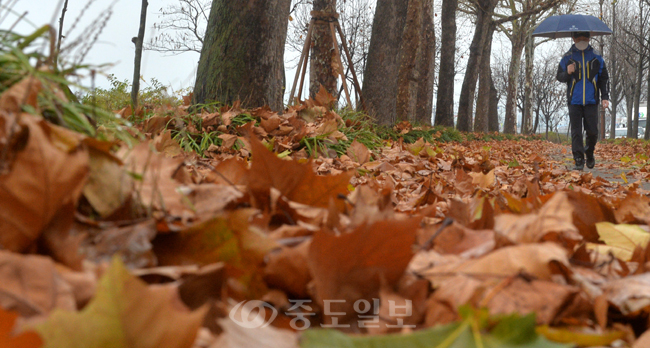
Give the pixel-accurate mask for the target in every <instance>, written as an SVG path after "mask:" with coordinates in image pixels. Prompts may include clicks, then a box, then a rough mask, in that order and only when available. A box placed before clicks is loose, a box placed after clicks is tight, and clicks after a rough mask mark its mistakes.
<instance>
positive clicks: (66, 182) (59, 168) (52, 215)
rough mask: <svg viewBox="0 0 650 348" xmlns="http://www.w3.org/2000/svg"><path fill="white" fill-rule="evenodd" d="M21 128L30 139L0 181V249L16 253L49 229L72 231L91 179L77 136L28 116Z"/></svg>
mask: <svg viewBox="0 0 650 348" xmlns="http://www.w3.org/2000/svg"><path fill="white" fill-rule="evenodd" d="M5 93H6V92H5ZM1 117H2V116H0V118H1ZM20 123H21V124H23V125H25V126H26V127H28V128H29V140H28V142H27V144H26V147H25V148H24V149H23V150H22V151H20V152H19V153H17V154H16V156H15V160H14V163H13V165H12V167H11V171H10V172H9V174H7V175H2V176H0V231H2V233H0V245H2V248H4V249H7V250H12V251H17V252H21V251H25V250H26V249H27V248H28V247H30V246H31V245H32V243H33V242H34V241H35V240H36V239H38V238H39V236H40V235H41V234H42V233H43V232H44V230H45V229H47V228H56V229H58V230H60V231H67V230H68V229H69V228H70V226H71V225H72V221H73V217H74V210H75V206H76V204H77V201H78V199H79V196H80V195H81V190H82V189H83V187H84V183H85V182H86V177H87V175H88V152H87V151H86V150H85V149H83V147H82V146H81V141H80V136H79V135H78V134H77V133H74V132H72V131H69V130H67V129H63V128H60V127H57V126H54V125H51V124H49V123H48V122H46V121H45V120H42V119H39V118H37V117H35V116H32V115H29V114H22V115H21V119H20ZM52 221H56V223H55V224H51V223H52Z"/></svg>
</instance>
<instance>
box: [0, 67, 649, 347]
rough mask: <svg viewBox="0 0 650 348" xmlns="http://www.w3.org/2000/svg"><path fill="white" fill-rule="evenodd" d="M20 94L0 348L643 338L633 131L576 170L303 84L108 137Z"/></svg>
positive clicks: (545, 155)
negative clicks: (280, 104) (369, 113)
mask: <svg viewBox="0 0 650 348" xmlns="http://www.w3.org/2000/svg"><path fill="white" fill-rule="evenodd" d="M39 88H40V87H39V85H38V83H33V82H30V80H24V81H23V82H20V83H18V84H16V85H14V86H13V87H12V88H11V89H9V90H7V91H5V92H4V93H3V94H2V95H1V96H0V150H1V153H2V156H3V157H2V160H3V162H2V163H3V165H2V168H0V169H1V170H2V172H1V173H0V243H1V244H2V251H0V305H1V307H2V308H3V309H2V310H0V343H2V346H3V347H4V346H8V347H38V346H41V345H42V346H45V347H215V348H216V347H252V346H258V347H425V346H426V347H431V346H435V347H503V346H508V347H571V346H576V345H578V346H616V347H621V346H633V347H645V346H647V343H644V342H648V341H649V340H650V337H648V335H646V334H644V332H645V331H646V329H647V328H648V324H649V323H648V317H649V316H648V313H649V312H650V276H649V275H650V273H648V272H647V271H648V267H650V266H649V265H650V264H648V261H650V248H648V242H649V241H650V233H649V232H650V227H649V224H650V191H648V190H647V188H648V185H647V184H648V180H649V179H650V162H649V161H648V157H647V154H648V153H650V145H648V142H632V141H628V142H616V143H615V142H611V143H603V144H599V145H598V149H597V153H596V157H597V160H598V164H597V167H596V170H594V171H585V172H576V171H570V170H568V168H569V167H570V165H571V163H569V162H570V154H568V153H569V152H570V151H568V147H567V146H565V145H556V144H553V143H550V142H547V141H544V140H542V139H540V138H522V137H504V136H500V135H498V134H492V135H480V134H459V133H457V132H453V131H451V130H445V129H413V128H412V127H411V126H410V125H408V124H399V125H397V126H396V127H394V128H393V129H391V130H389V131H388V133H390V136H385V137H383V138H384V139H382V137H378V136H376V134H377V133H379V130H378V129H374V128H371V127H370V128H369V126H368V125H367V124H365V123H364V120H363V118H362V117H361V118H360V117H358V115H357V116H355V117H356V118H354V117H342V116H341V115H339V114H337V113H336V112H333V111H330V110H329V109H328V107H327V106H328V105H329V104H330V103H331V97H330V96H327V95H326V94H322V93H321V94H319V96H318V97H317V98H316V99H314V100H309V101H307V102H305V103H302V104H301V105H299V106H295V107H291V108H289V109H288V110H285V112H283V113H282V114H278V113H275V112H271V111H270V110H268V109H265V108H259V109H255V110H242V109H240V108H239V107H238V106H237V105H235V106H233V107H224V108H205V109H204V110H202V111H201V110H194V111H191V110H190V109H189V108H188V107H175V108H167V109H159V110H156V111H155V112H154V114H153V116H149V117H147V118H146V120H144V121H143V122H141V123H139V124H138V125H137V126H135V127H134V128H133V129H131V132H132V133H133V134H134V136H136V137H138V136H139V135H142V137H141V141H140V142H139V144H137V145H134V146H127V144H124V143H123V142H120V141H99V140H96V139H94V138H91V137H88V136H83V135H80V134H79V133H75V132H72V131H69V130H67V129H64V128H61V127H59V126H56V125H53V124H51V123H49V122H47V121H45V120H44V119H43V118H41V117H39V116H38V111H39V110H38V104H37V102H36V97H33V98H24V96H25V95H27V96H36V95H37V94H38V93H39V90H38V89H39ZM25 105H29V106H30V110H33V111H34V112H32V114H28V113H25V112H23V111H22V110H24V109H25V107H24V106H25ZM190 111H191V112H190ZM123 115H124V116H125V117H129V118H131V119H135V118H136V117H137V116H133V115H128V114H127V113H126V110H123ZM344 116H345V115H344ZM602 173H608V174H612V173H613V174H614V175H617V176H619V177H620V178H621V180H616V181H615V180H609V179H606V178H604V175H601V174H602Z"/></svg>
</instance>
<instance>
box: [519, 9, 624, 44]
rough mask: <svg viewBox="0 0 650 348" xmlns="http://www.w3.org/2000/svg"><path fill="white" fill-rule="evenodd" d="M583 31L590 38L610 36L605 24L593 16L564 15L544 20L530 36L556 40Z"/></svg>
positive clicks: (609, 30) (610, 32)
mask: <svg viewBox="0 0 650 348" xmlns="http://www.w3.org/2000/svg"><path fill="white" fill-rule="evenodd" d="M585 31H587V32H589V34H591V36H596V35H611V34H612V30H611V29H609V27H608V26H607V24H605V23H603V21H601V20H600V19H598V18H596V17H594V16H589V15H579V14H566V15H561V16H551V17H548V18H546V19H545V20H543V21H542V23H540V24H539V25H538V26H537V28H535V31H534V32H533V34H532V35H533V36H541V37H550V38H553V39H556V38H559V37H571V36H572V34H573V33H574V32H585Z"/></svg>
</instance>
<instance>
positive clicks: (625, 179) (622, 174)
mask: <svg viewBox="0 0 650 348" xmlns="http://www.w3.org/2000/svg"><path fill="white" fill-rule="evenodd" d="M621 178H622V179H623V181H625V183H626V184H627V176H625V173H621Z"/></svg>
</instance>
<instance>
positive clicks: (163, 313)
mask: <svg viewBox="0 0 650 348" xmlns="http://www.w3.org/2000/svg"><path fill="white" fill-rule="evenodd" d="M176 296H178V295H177V293H176V289H175V288H169V287H159V288H155V289H152V288H149V287H148V286H147V285H146V284H145V283H144V282H143V281H141V280H139V279H138V278H136V277H134V276H132V275H130V274H129V273H128V271H127V270H126V268H125V267H124V265H123V264H122V262H121V261H120V260H119V259H118V258H117V257H116V258H114V259H113V262H112V264H111V267H110V268H109V269H108V271H106V273H105V274H104V276H103V277H102V279H101V282H100V284H99V287H98V290H97V293H96V295H95V297H94V298H93V300H92V301H91V302H90V303H89V304H88V306H87V307H86V308H85V309H84V310H83V311H81V312H78V313H72V312H64V311H56V312H54V313H53V314H52V315H51V316H50V317H49V318H48V320H47V321H46V322H45V323H42V324H39V325H37V326H36V327H35V329H36V331H37V332H38V333H39V334H40V335H41V337H43V341H44V342H45V345H44V347H46V348H47V347H52V348H54V347H66V348H76V347H78V348H89V347H98V348H99V347H101V348H113V347H114V348H121V347H129V348H148V347H151V348H154V347H155V348H184V347H191V346H192V344H193V342H194V339H195V337H196V333H197V331H198V329H199V327H200V326H201V323H202V321H203V317H204V316H205V313H206V310H207V308H202V309H199V310H196V311H193V312H190V311H189V310H187V309H186V308H183V309H179V303H180V302H176V301H179V300H178V299H177V298H176Z"/></svg>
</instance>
